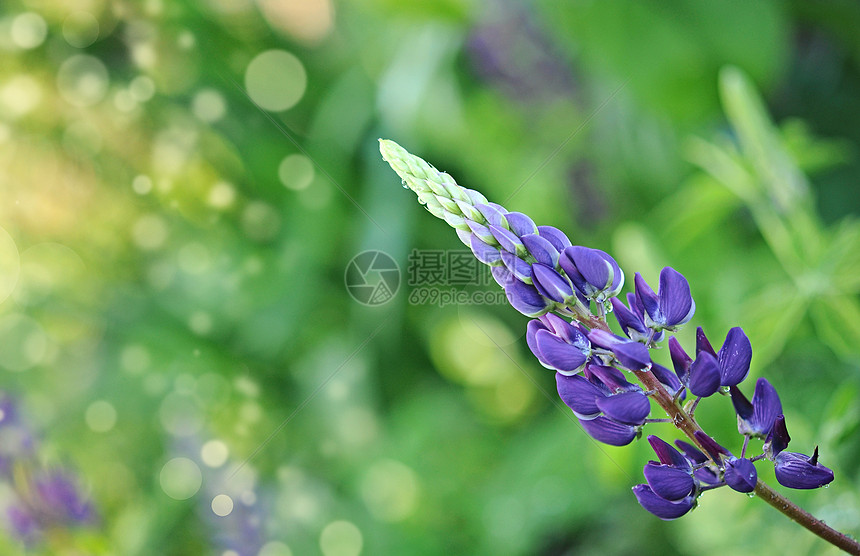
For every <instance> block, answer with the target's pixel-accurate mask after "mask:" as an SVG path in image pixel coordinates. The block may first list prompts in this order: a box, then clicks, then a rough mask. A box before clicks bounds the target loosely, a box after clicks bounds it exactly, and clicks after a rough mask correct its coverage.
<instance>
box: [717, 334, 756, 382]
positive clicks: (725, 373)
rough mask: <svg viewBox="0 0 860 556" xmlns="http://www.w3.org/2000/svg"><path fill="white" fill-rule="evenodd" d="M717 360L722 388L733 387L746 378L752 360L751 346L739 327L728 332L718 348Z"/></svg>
mask: <svg viewBox="0 0 860 556" xmlns="http://www.w3.org/2000/svg"><path fill="white" fill-rule="evenodd" d="M719 360H720V373H721V375H722V385H723V386H735V385H737V384H740V383H741V382H743V380H744V379H745V378H746V377H747V374H748V373H749V372H750V361H751V360H752V345H751V344H750V340H749V338H747V335H746V334H744V331H743V330H742V329H741V328H740V327H738V326H736V327H734V328H732V329H731V330H729V333H728V335H727V336H726V341H725V342H723V347H721V348H720V353H719Z"/></svg>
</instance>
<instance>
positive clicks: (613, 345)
mask: <svg viewBox="0 0 860 556" xmlns="http://www.w3.org/2000/svg"><path fill="white" fill-rule="evenodd" d="M588 339H589V340H590V341H591V343H592V344H594V345H597V346H600V347H602V348H604V349H608V350H610V351H611V352H612V354H613V355H614V356H615V359H616V360H617V361H618V363H620V364H621V366H622V367H624V368H625V369H628V370H631V371H641V370H643V369H647V368H648V367H649V366H650V365H651V356H650V355H649V353H648V348H646V347H645V346H644V345H643V344H640V343H639V342H634V341H633V340H628V339H627V338H621V337H620V336H616V335H615V334H612V333H611V332H607V331H605V330H600V329H594V330H592V331H590V332H589V333H588Z"/></svg>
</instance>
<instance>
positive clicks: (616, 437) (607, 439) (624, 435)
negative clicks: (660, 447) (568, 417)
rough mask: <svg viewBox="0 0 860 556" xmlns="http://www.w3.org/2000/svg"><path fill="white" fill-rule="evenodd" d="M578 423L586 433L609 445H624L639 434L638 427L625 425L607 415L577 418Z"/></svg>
mask: <svg viewBox="0 0 860 556" xmlns="http://www.w3.org/2000/svg"><path fill="white" fill-rule="evenodd" d="M579 424H580V425H582V428H583V429H584V430H585V432H586V433H588V435H589V436H590V437H591V438H593V439H595V440H597V441H599V442H603V443H604V444H609V445H610V446H626V445H628V444H630V443H631V442H633V440H634V439H635V438H636V437H638V436H639V431H640V427H636V426H633V425H625V424H623V423H619V422H617V421H613V420H612V419H610V418H608V417H596V418H594V419H579Z"/></svg>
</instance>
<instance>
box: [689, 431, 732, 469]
mask: <svg viewBox="0 0 860 556" xmlns="http://www.w3.org/2000/svg"><path fill="white" fill-rule="evenodd" d="M693 436H695V437H696V440H698V442H699V444H700V445H701V446H702V448H704V449H705V451H706V452H708V454H710V456H711V459H713V460H714V461H716V462H719V461H720V459H721V456H730V455H731V453H730V452H729V451H728V450H726V449H725V448H723V447H722V446H720V445H719V444H717V441H716V440H714V439H713V438H711V437H710V436H708V435H707V434H705V433H704V432H702V431H696V432H694V433H693Z"/></svg>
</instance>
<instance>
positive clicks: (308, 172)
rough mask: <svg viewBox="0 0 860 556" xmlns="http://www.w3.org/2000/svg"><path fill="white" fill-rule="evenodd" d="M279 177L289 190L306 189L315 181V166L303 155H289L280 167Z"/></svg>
mask: <svg viewBox="0 0 860 556" xmlns="http://www.w3.org/2000/svg"><path fill="white" fill-rule="evenodd" d="M278 177H279V178H280V179H281V183H283V184H284V186H286V187H287V188H289V189H294V190H296V191H298V190H301V189H305V188H307V187H308V186H309V185H310V184H311V182H312V181H314V164H313V162H311V161H310V159H309V158H308V157H306V156H304V155H302V154H291V155H288V156H287V157H285V158H284V159H283V160H282V161H281V164H280V166H278Z"/></svg>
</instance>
